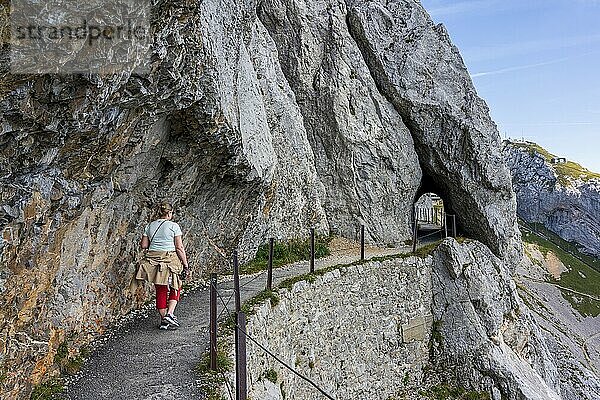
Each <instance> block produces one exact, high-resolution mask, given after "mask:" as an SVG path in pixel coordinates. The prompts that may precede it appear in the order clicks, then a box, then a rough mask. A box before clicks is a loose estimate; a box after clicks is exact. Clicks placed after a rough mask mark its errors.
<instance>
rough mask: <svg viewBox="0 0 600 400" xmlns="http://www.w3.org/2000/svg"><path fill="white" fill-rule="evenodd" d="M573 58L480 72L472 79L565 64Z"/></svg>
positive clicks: (473, 75) (472, 75)
mask: <svg viewBox="0 0 600 400" xmlns="http://www.w3.org/2000/svg"><path fill="white" fill-rule="evenodd" d="M571 58H572V57H563V58H557V59H556V60H551V61H545V62H541V63H535V64H526V65H518V66H516V67H508V68H502V69H497V70H495V71H486V72H478V73H476V74H471V78H478V77H480V76H488V75H497V74H503V73H505V72H513V71H520V70H522V69H529V68H536V67H543V66H544V65H550V64H557V63H560V62H563V61H567V60H569V59H571Z"/></svg>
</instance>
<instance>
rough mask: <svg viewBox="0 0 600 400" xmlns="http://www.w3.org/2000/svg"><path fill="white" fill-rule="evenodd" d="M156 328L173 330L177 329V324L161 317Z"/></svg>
mask: <svg viewBox="0 0 600 400" xmlns="http://www.w3.org/2000/svg"><path fill="white" fill-rule="evenodd" d="M158 329H160V330H161V331H174V330H175V329H177V326H175V325H173V324H171V323H169V321H167V320H166V319H164V318H163V319H162V321H161V322H160V326H159V327H158Z"/></svg>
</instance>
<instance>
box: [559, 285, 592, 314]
mask: <svg viewBox="0 0 600 400" xmlns="http://www.w3.org/2000/svg"><path fill="white" fill-rule="evenodd" d="M560 293H561V294H562V296H563V297H564V299H565V300H567V301H568V302H569V303H570V304H571V306H572V307H573V308H574V309H576V310H577V311H579V313H580V314H581V315H582V316H584V317H597V316H598V315H600V302H599V301H597V300H594V299H590V298H589V297H586V296H580V295H578V294H577V293H573V292H569V291H568V290H564V289H560Z"/></svg>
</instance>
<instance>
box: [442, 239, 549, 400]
mask: <svg viewBox="0 0 600 400" xmlns="http://www.w3.org/2000/svg"><path fill="white" fill-rule="evenodd" d="M432 288H433V306H432V308H433V326H434V328H433V333H432V338H433V339H432V340H433V353H434V354H435V356H434V360H435V361H434V362H435V363H436V364H437V367H436V368H437V369H436V371H437V372H438V373H439V374H441V375H442V376H445V377H446V380H447V381H448V382H453V383H455V384H458V385H464V386H466V387H476V388H479V389H480V390H485V391H487V392H489V393H491V394H492V395H493V396H492V397H493V399H494V400H500V399H501V398H502V399H504V398H507V399H511V400H512V399H532V400H533V399H561V396H560V384H559V375H558V371H557V368H556V366H555V364H554V361H553V358H552V356H551V354H550V352H549V350H548V348H547V347H546V344H545V341H544V338H543V337H542V335H541V331H540V329H539V327H538V326H537V325H536V323H535V322H534V320H533V317H532V316H531V314H530V311H529V309H528V308H527V306H526V305H525V304H524V303H523V302H522V301H521V299H520V298H519V296H518V294H517V291H516V285H515V282H514V281H513V280H512V278H511V273H510V269H509V268H508V266H507V265H505V263H504V262H503V261H502V260H500V259H498V258H497V257H495V256H494V255H493V254H492V253H491V252H490V250H489V249H488V248H487V247H485V246H483V245H482V244H481V243H478V242H471V241H469V242H466V243H464V244H462V245H461V244H459V243H458V242H456V241H455V240H454V239H451V238H450V239H446V240H445V241H444V242H443V243H442V244H441V245H440V246H439V247H438V248H437V250H436V251H435V252H434V254H433V271H432Z"/></svg>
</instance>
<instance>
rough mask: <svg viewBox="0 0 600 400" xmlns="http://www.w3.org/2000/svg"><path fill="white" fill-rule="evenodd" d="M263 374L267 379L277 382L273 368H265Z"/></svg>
mask: <svg viewBox="0 0 600 400" xmlns="http://www.w3.org/2000/svg"><path fill="white" fill-rule="evenodd" d="M263 376H264V377H265V379H267V380H268V381H271V382H273V383H277V371H275V370H274V369H273V368H270V369H268V370H266V371H265V373H264V375H263Z"/></svg>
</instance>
